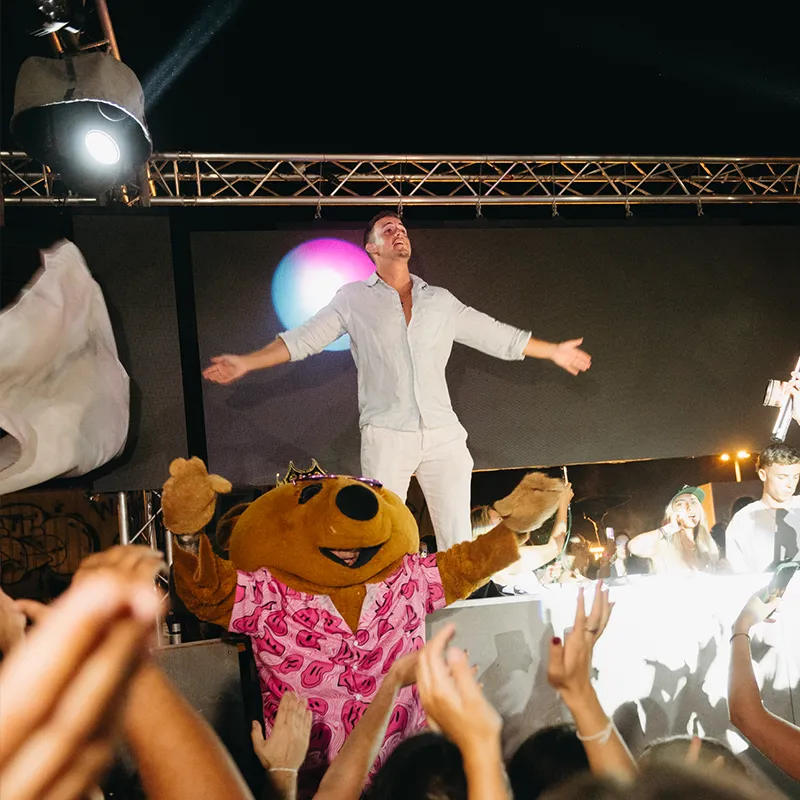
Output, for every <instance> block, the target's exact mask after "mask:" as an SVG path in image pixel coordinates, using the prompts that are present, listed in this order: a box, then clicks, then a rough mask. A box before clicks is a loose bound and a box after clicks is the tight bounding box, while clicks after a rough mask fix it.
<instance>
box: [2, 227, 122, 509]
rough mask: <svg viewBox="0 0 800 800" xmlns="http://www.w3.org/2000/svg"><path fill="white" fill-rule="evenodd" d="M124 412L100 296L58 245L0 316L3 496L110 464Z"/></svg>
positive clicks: (73, 253)
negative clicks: (52, 479)
mask: <svg viewBox="0 0 800 800" xmlns="http://www.w3.org/2000/svg"><path fill="white" fill-rule="evenodd" d="M129 414H130V393H129V379H128V374H127V373H126V372H125V369H124V368H123V366H122V364H121V363H120V361H119V359H118V358H117V346H116V343H115V341H114V334H113V332H112V330H111V322H110V320H109V318H108V310H107V309H106V304H105V301H104V300H103V293H102V291H101V289H100V287H99V286H98V284H97V283H96V281H95V280H94V279H93V278H92V276H91V273H90V272H89V269H88V268H87V266H86V262H85V261H84V259H83V256H82V255H81V252H80V250H78V248H77V247H76V246H75V245H74V244H72V242H68V241H62V242H59V243H57V244H56V245H54V246H53V247H52V248H51V249H50V250H46V251H43V252H42V269H41V270H39V272H38V273H37V275H36V276H35V277H34V278H33V280H32V281H31V283H29V284H28V286H26V287H25V289H23V291H22V293H21V294H20V296H19V298H17V300H16V302H15V303H14V304H13V305H11V306H9V307H8V308H6V309H4V310H3V311H0V429H2V430H3V431H5V434H6V435H4V436H3V437H2V438H0V495H2V494H7V493H9V492H16V491H19V490H21V489H25V488H27V487H29V486H34V485H36V484H39V483H42V482H43V481H46V480H49V479H51V478H56V477H67V476H74V475H83V474H85V473H87V472H90V471H91V470H93V469H96V468H97V467H99V466H101V465H103V464H105V463H106V462H108V461H110V460H111V459H112V458H114V456H116V455H118V454H119V453H120V452H121V450H122V448H123V447H124V446H125V440H126V438H127V435H128V422H129Z"/></svg>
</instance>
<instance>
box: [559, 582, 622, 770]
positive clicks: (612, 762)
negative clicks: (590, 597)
mask: <svg viewBox="0 0 800 800" xmlns="http://www.w3.org/2000/svg"><path fill="white" fill-rule="evenodd" d="M612 607H613V606H612V605H611V604H610V603H609V602H608V592H606V591H604V590H603V584H602V583H601V582H598V583H597V584H596V585H595V594H594V602H593V603H592V610H591V613H590V614H589V616H588V617H587V616H586V610H585V608H584V599H583V589H580V590H579V591H578V607H577V609H576V612H575V623H574V625H573V628H572V630H571V631H569V632H568V633H567V634H566V635H565V636H564V643H563V645H562V643H561V640H560V639H557V638H556V639H553V641H552V643H551V646H550V663H549V664H548V667H547V680H548V682H549V683H550V685H551V686H552V687H553V688H554V689H555V690H556V691H557V692H558V693H559V695H560V696H561V699H562V700H563V701H564V704H565V705H566V706H567V708H568V709H569V710H570V713H571V714H572V716H573V718H574V720H575V727H576V728H577V731H578V738H579V739H580V740H581V741H582V742H583V746H584V749H585V750H586V756H587V758H588V759H589V765H590V766H591V768H592V772H593V773H595V775H608V776H611V777H614V778H617V779H623V780H624V779H627V778H632V777H633V776H634V775H635V774H636V763H635V762H634V760H633V756H631V754H630V751H629V750H628V748H627V746H626V745H625V742H624V741H623V739H622V737H621V736H620V735H619V731H617V729H616V726H615V725H614V723H613V721H612V720H611V719H609V717H608V715H607V714H606V713H605V711H603V707H602V706H601V705H600V700H599V699H598V697H597V693H596V692H595V690H594V686H592V681H591V676H590V671H591V666H592V654H593V652H594V646H595V644H597V640H598V639H599V638H600V636H601V635H602V633H603V631H604V630H605V627H606V625H607V624H608V619H609V617H610V616H611V609H612Z"/></svg>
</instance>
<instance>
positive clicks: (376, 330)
mask: <svg viewBox="0 0 800 800" xmlns="http://www.w3.org/2000/svg"><path fill="white" fill-rule="evenodd" d="M411 280H412V290H411V297H412V316H411V322H410V323H409V324H408V325H406V318H405V314H404V313H403V308H402V305H401V303H400V295H399V294H398V293H397V291H396V290H395V289H393V288H392V287H391V286H389V285H388V284H387V283H385V282H384V281H383V280H381V279H380V278H379V277H378V274H377V273H376V272H374V273H373V274H372V275H370V277H369V278H367V280H365V281H358V282H356V283H348V284H346V285H345V286H343V287H342V288H341V289H339V291H338V292H337V293H336V296H335V297H334V298H333V300H331V302H330V303H329V304H328V305H327V306H325V308H323V309H322V310H321V311H319V312H318V313H317V314H315V315H314V316H313V317H312V318H311V319H310V320H308V322H306V323H304V324H303V325H301V326H300V327H299V328H294V329H293V330H291V331H286V332H284V333H282V334H280V336H281V338H282V339H283V341H284V342H285V343H286V347H287V348H288V350H289V353H290V355H291V357H292V361H300V360H301V359H303V358H306V357H307V356H310V355H313V354H314V353H319V352H320V351H321V350H323V349H324V348H325V347H327V346H328V345H329V344H331V342H334V341H336V339H338V338H339V337H340V336H342V335H343V334H345V333H348V334H350V350H351V352H352V354H353V359H354V361H355V362H356V368H357V369H358V408H359V412H360V415H361V416H360V424H361V426H364V425H375V426H377V427H380V428H390V429H392V430H398V431H416V430H418V429H419V428H420V426H422V427H425V428H442V427H444V426H446V425H452V424H454V423H457V422H458V418H457V417H456V415H455V413H454V412H453V407H452V404H451V403H450V393H449V392H448V390H447V382H446V380H445V367H446V366H447V361H448V359H449V358H450V352H451V351H452V349H453V342H461V343H462V344H466V345H468V346H469V347H474V348H475V349H476V350H480V351H482V352H484V353H487V354H489V355H491V356H495V357H497V358H502V359H505V360H507V361H515V360H517V361H519V360H522V359H523V358H524V355H523V350H524V349H525V346H526V345H527V343H528V341H529V339H530V338H531V334H530V332H529V331H522V330H520V329H519V328H514V327H512V326H511V325H506V324H504V323H502V322H498V321H497V320H496V319H493V318H492V317H490V316H489V315H488V314H483V313H482V312H480V311H476V310H475V309H474V308H470V307H469V306H465V305H464V304H463V303H461V302H459V301H458V300H456V298H455V297H453V295H452V294H451V293H450V292H448V291H447V289H442V288H441V287H439V286H430V285H429V284H427V283H426V282H425V281H423V280H422V279H421V278H419V277H417V276H416V275H412V276H411Z"/></svg>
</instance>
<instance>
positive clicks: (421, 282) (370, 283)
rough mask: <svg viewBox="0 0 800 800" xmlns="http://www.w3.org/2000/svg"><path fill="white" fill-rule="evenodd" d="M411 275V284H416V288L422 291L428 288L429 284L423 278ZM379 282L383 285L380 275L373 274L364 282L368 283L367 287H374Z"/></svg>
mask: <svg viewBox="0 0 800 800" xmlns="http://www.w3.org/2000/svg"><path fill="white" fill-rule="evenodd" d="M409 275H411V282H412V283H413V284H414V286H416V287H418V288H420V289H427V288H428V284H427V282H426V281H424V280H422V278H420V277H419V276H418V275H414V274H412V273H409ZM379 281H380V283H383V281H382V280H381V279H380V278H379V277H378V273H377V272H373V273H372V275H370V276H369V278H367V279H366V280H365V281H364V283H366V284H367V286H374V285H375V284H376V283H378V282H379Z"/></svg>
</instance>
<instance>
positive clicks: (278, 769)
mask: <svg viewBox="0 0 800 800" xmlns="http://www.w3.org/2000/svg"><path fill="white" fill-rule="evenodd" d="M267 772H293V773H294V774H295V775H297V770H296V769H292V768H291V767H270V768H269V769H268V770H267Z"/></svg>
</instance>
